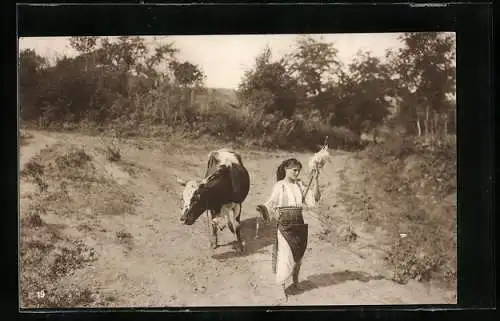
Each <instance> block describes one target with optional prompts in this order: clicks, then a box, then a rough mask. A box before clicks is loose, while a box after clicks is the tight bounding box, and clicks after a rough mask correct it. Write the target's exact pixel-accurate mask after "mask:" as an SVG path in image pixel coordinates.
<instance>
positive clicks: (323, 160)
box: [308, 145, 331, 171]
mask: <svg viewBox="0 0 500 321" xmlns="http://www.w3.org/2000/svg"><path fill="white" fill-rule="evenodd" d="M330 161H331V156H330V153H329V152H328V145H325V146H324V147H323V148H321V149H320V150H319V151H318V152H317V153H315V154H314V155H313V156H312V157H311V158H310V159H309V163H308V164H309V169H310V170H311V171H312V170H314V169H316V168H318V169H321V168H323V166H325V165H326V164H327V163H329V162H330Z"/></svg>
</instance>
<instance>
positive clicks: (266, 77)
mask: <svg viewBox="0 0 500 321" xmlns="http://www.w3.org/2000/svg"><path fill="white" fill-rule="evenodd" d="M400 41H401V42H402V46H401V48H400V49H398V50H388V51H387V53H386V57H385V59H383V60H382V59H380V58H378V57H374V56H373V55H372V54H371V53H370V52H359V53H358V54H357V55H356V57H354V59H353V60H352V62H350V63H348V64H344V63H342V62H341V61H340V59H339V58H338V49H337V48H336V47H335V44H334V43H328V42H324V41H321V40H315V39H313V38H311V37H307V36H302V37H298V38H297V41H296V44H295V48H294V50H293V51H292V52H291V53H289V54H286V55H283V56H281V57H274V56H273V53H272V51H271V49H270V48H265V49H264V50H263V51H262V52H261V53H260V54H259V55H258V56H257V57H256V58H255V64H254V66H253V67H252V68H251V69H249V70H247V71H246V72H245V74H244V76H243V78H242V80H241V83H240V85H239V87H238V89H237V90H236V100H235V101H234V102H231V103H228V102H226V101H221V100H220V99H219V97H217V95H214V91H210V90H209V89H208V88H206V87H205V86H204V79H205V75H204V72H203V70H202V69H201V68H200V67H199V66H197V65H196V64H193V63H191V62H189V61H181V60H179V59H178V58H177V54H178V52H179V50H178V49H177V48H176V47H175V43H172V42H171V43H167V44H162V45H148V44H147V42H146V39H145V38H143V37H138V36H121V37H117V38H116V39H109V38H107V37H72V38H70V41H69V45H70V46H71V47H72V48H73V49H74V50H76V51H77V55H76V56H74V57H67V56H62V57H58V58H57V59H56V61H55V62H54V63H49V61H48V60H47V58H45V57H42V56H40V55H38V54H37V53H36V52H35V51H34V50H31V49H26V50H23V51H21V52H20V56H19V64H20V68H19V86H20V91H19V93H20V116H21V119H22V121H23V122H26V123H36V124H37V125H38V126H42V127H46V126H51V125H57V126H63V125H65V124H73V125H74V124H81V123H92V124H94V125H95V126H115V127H116V126H117V127H122V128H129V129H130V130H133V129H135V128H137V126H139V125H143V126H150V127H154V126H159V127H163V128H169V129H171V130H173V131H175V130H182V131H184V132H189V133H191V134H193V135H211V136H218V137H237V139H238V140H241V141H242V142H243V141H254V142H258V143H259V144H261V145H269V146H270V145H272V146H277V147H292V146H295V147H301V146H305V145H311V144H313V145H314V144H315V143H317V142H319V141H321V140H322V139H323V138H324V136H329V137H331V138H332V139H335V138H338V139H335V141H343V142H359V141H360V137H361V135H362V134H363V133H370V134H372V135H373V136H374V137H375V138H376V137H377V133H378V132H379V131H380V130H381V129H382V128H389V127H390V128H396V127H397V128H401V129H402V130H403V131H404V133H405V134H407V135H417V136H424V137H429V136H439V135H446V134H449V133H453V132H454V131H455V102H454V100H453V99H452V98H450V95H453V93H454V92H455V64H454V59H455V42H454V38H453V36H452V35H449V34H443V33H431V32H429V33H404V34H402V35H401V36H400Z"/></svg>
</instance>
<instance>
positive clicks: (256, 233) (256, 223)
mask: <svg viewBox="0 0 500 321" xmlns="http://www.w3.org/2000/svg"><path fill="white" fill-rule="evenodd" d="M259 228H260V215H257V217H256V218H255V239H258V238H259Z"/></svg>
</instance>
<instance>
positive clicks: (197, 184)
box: [177, 178, 208, 225]
mask: <svg viewBox="0 0 500 321" xmlns="http://www.w3.org/2000/svg"><path fill="white" fill-rule="evenodd" d="M177 182H178V183H179V184H180V185H181V186H184V190H183V192H182V201H183V205H182V215H181V222H182V223H184V224H185V225H192V224H194V222H195V221H196V220H197V219H198V217H200V216H201V214H203V212H205V211H206V210H207V201H208V200H207V195H206V193H204V189H203V187H204V185H205V181H204V180H198V181H185V180H182V179H180V178H178V179H177Z"/></svg>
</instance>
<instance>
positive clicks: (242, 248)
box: [231, 204, 245, 253]
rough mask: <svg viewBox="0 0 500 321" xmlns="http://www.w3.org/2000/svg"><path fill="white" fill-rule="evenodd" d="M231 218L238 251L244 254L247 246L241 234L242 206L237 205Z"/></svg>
mask: <svg viewBox="0 0 500 321" xmlns="http://www.w3.org/2000/svg"><path fill="white" fill-rule="evenodd" d="M231 216H232V221H233V226H234V234H235V235H236V241H237V243H238V244H237V245H238V250H239V251H240V252H241V253H243V252H244V251H245V245H244V242H243V239H242V238H241V233H240V219H241V204H235V205H234V206H233V207H232V209H231Z"/></svg>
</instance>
